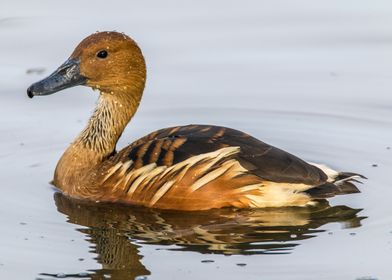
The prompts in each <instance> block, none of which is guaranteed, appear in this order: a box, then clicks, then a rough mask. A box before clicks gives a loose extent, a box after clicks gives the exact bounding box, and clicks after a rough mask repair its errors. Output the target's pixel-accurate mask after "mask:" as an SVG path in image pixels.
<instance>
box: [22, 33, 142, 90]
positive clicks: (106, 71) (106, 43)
mask: <svg viewBox="0 0 392 280" xmlns="http://www.w3.org/2000/svg"><path fill="white" fill-rule="evenodd" d="M145 78H146V67H145V62H144V58H143V55H142V53H141V50H140V48H139V47H138V46H137V44H136V43H135V42H134V41H133V40H132V39H131V38H130V37H128V36H126V35H124V34H122V33H118V32H97V33H94V34H92V35H90V36H88V37H87V38H85V39H84V40H83V41H82V42H81V43H80V44H79V45H78V46H77V47H76V49H75V50H74V52H73V53H72V55H71V56H70V58H69V59H68V60H67V61H66V62H64V63H63V64H62V65H61V66H60V67H59V68H58V69H57V70H56V71H54V72H53V73H52V74H51V75H49V76H48V77H46V78H45V79H43V80H41V81H39V82H36V83H34V84H32V85H31V86H30V87H29V88H28V89H27V95H28V96H29V97H31V98H32V97H33V96H39V95H48V94H52V93H55V92H57V91H60V90H63V89H66V88H69V87H73V86H77V85H86V86H89V87H91V88H93V89H99V90H100V92H101V93H103V94H110V95H116V94H120V95H124V94H134V93H135V92H136V93H138V92H140V95H141V92H142V91H143V88H144V84H145Z"/></svg>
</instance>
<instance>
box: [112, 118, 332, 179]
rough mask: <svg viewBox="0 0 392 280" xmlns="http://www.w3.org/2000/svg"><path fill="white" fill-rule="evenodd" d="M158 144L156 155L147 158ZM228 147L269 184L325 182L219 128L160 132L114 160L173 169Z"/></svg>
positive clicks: (293, 160) (306, 167)
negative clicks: (174, 165)
mask: <svg viewBox="0 0 392 280" xmlns="http://www.w3.org/2000/svg"><path fill="white" fill-rule="evenodd" d="M179 140H181V141H179ZM147 142H151V144H150V145H149V146H148V149H147V151H145V152H144V153H143V152H140V149H142V148H143V144H145V143H147ZM162 142H164V143H165V144H164V145H162ZM158 144H159V145H160V147H159V155H158V154H157V156H153V155H152V156H151V155H149V154H150V153H151V152H152V151H153V150H154V147H155V146H156V145H158ZM228 146H239V147H240V148H241V151H240V153H239V154H238V155H237V156H236V157H237V159H238V160H239V161H240V163H241V164H242V165H243V166H244V167H245V168H247V169H248V170H249V171H250V172H252V173H254V174H256V175H257V176H259V177H261V178H263V179H266V180H268V181H273V182H280V183H303V184H307V185H314V186H317V185H320V184H323V183H325V182H326V180H327V175H326V174H325V173H324V172H323V171H322V170H320V169H319V168H317V167H315V166H313V165H310V164H308V163H307V162H305V161H303V160H301V159H300V158H298V157H296V156H294V155H292V154H290V153H287V152H285V151H283V150H280V149H278V148H275V147H273V146H271V145H269V144H267V143H264V142H262V141H260V140H258V139H256V138H254V137H252V136H250V135H248V134H246V133H243V132H241V131H238V130H234V129H231V128H226V127H219V126H208V125H188V126H180V127H171V128H165V129H161V130H158V131H156V132H153V133H151V134H149V135H147V136H145V137H143V138H141V139H139V140H137V141H135V142H134V143H133V144H131V145H130V146H128V147H126V148H125V149H123V150H122V151H120V152H119V153H118V154H117V155H116V156H115V157H117V160H127V159H132V160H133V161H135V162H139V163H140V164H142V165H145V164H149V163H152V162H156V163H157V164H158V165H172V164H176V163H178V162H181V161H183V160H185V159H187V158H189V157H192V156H195V155H198V154H202V153H208V152H212V151H215V150H218V149H220V148H223V147H228ZM170 153H172V154H170ZM139 154H140V155H142V156H138V155H139Z"/></svg>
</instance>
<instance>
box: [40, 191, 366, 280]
mask: <svg viewBox="0 0 392 280" xmlns="http://www.w3.org/2000/svg"><path fill="white" fill-rule="evenodd" d="M55 201H56V205H57V209H58V211H59V212H61V213H63V214H65V215H67V216H68V221H69V222H70V223H73V224H78V225H81V226H83V227H84V228H81V229H78V230H79V231H80V232H82V233H83V234H85V235H86V236H87V237H88V239H87V240H88V241H89V242H91V243H92V245H91V248H92V249H93V252H95V253H96V254H97V255H98V258H97V261H98V262H99V263H100V264H101V265H102V269H101V270H97V271H94V272H93V273H92V274H90V275H89V277H90V278H91V279H104V278H103V277H104V275H106V274H107V275H110V276H111V279H134V278H135V277H136V276H138V275H148V274H150V272H149V271H148V270H147V269H146V268H145V267H144V266H143V264H142V262H141V259H142V256H141V255H140V254H139V252H138V247H139V246H140V245H138V244H159V245H177V246H176V247H175V249H173V247H172V246H171V247H170V249H169V250H178V251H195V252H200V253H217V254H227V255H233V254H241V255H246V254H285V253H286V254H287V253H290V251H291V250H292V249H293V248H294V247H295V246H297V245H299V243H298V240H303V239H307V238H312V237H315V236H316V235H317V233H319V232H323V231H324V230H321V229H319V228H320V227H321V226H322V225H325V224H327V223H331V222H341V223H343V226H344V227H349V228H351V227H358V226H360V221H361V219H363V217H358V216H357V214H358V212H359V211H361V210H360V209H352V208H349V207H347V206H334V207H331V206H329V205H328V203H327V202H322V203H320V204H319V205H318V206H317V207H311V208H299V207H291V208H277V209H249V210H238V209H216V210H210V211H201V212H186V213H184V212H176V211H161V210H156V209H146V208H140V207H130V206H126V205H117V204H95V203H91V202H84V201H78V200H74V199H71V198H68V197H65V196H64V195H62V194H60V193H56V194H55ZM85 227H87V228H85ZM41 275H47V276H49V275H50V276H55V275H52V274H41ZM62 276H66V275H62ZM68 276H69V277H72V278H74V277H76V275H68ZM81 276H82V275H80V276H79V277H80V278H82V277H81ZM83 278H85V276H84V277H83Z"/></svg>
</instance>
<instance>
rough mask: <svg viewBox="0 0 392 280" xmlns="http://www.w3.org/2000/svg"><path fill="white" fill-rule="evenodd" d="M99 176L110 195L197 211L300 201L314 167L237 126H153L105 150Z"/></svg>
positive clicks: (313, 181)
mask: <svg viewBox="0 0 392 280" xmlns="http://www.w3.org/2000/svg"><path fill="white" fill-rule="evenodd" d="M107 164H108V165H110V166H111V167H110V168H109V169H108V171H107V172H106V173H105V176H103V178H102V182H103V184H104V185H105V186H108V187H109V188H112V191H113V197H115V198H116V200H117V199H118V198H119V197H120V200H123V201H125V202H129V203H134V204H141V205H145V206H149V207H157V208H170V209H182V210H202V209H209V208H219V207H225V206H235V207H241V208H243V207H268V206H295V205H305V204H307V203H309V202H310V201H311V199H310V198H309V196H308V195H306V194H304V193H301V192H302V191H306V190H308V189H310V188H312V187H315V186H320V185H322V184H325V183H326V182H327V180H328V177H327V175H326V174H325V173H324V172H323V171H322V170H321V169H319V168H318V167H316V166H314V165H311V164H308V163H307V162H305V161H303V160H301V159H299V158H297V157H296V156H294V155H291V154H289V153H287V152H285V151H282V150H280V149H277V148H275V147H273V146H270V145H268V144H266V143H264V142H262V141H259V140H257V139H255V138H253V137H251V136H250V135H248V134H245V133H243V132H240V131H237V130H234V129H230V128H225V127H219V126H207V125H188V126H178V127H171V128H166V129H161V130H158V131H155V132H153V133H151V134H149V135H147V136H145V137H143V138H141V139H139V140H137V141H135V142H134V143H132V144H131V145H129V146H128V147H126V148H125V149H123V150H121V151H120V152H119V153H117V154H115V155H114V156H113V157H111V158H110V159H109V160H108V161H107Z"/></svg>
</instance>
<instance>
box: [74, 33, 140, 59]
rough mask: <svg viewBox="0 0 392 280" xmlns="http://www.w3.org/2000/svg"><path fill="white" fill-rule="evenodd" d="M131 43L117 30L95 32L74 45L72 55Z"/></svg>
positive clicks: (131, 41)
mask: <svg viewBox="0 0 392 280" xmlns="http://www.w3.org/2000/svg"><path fill="white" fill-rule="evenodd" d="M130 43H131V44H132V43H133V40H132V39H131V38H129V37H128V36H126V35H125V34H122V33H118V32H97V33H94V34H92V35H90V36H88V37H87V38H85V39H84V40H83V41H82V42H80V43H79V45H78V46H77V47H76V49H75V51H74V52H73V54H72V56H73V57H75V56H77V55H80V54H82V53H85V52H86V51H87V52H88V51H92V52H95V51H97V50H99V49H112V50H114V49H117V48H121V47H125V46H127V45H129V44H130Z"/></svg>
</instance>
